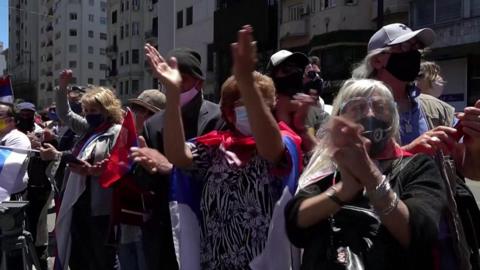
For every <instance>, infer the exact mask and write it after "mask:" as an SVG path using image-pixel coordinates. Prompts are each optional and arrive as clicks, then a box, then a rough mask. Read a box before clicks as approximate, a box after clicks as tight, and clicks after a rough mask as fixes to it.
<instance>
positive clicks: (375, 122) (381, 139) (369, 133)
mask: <svg viewBox="0 0 480 270" xmlns="http://www.w3.org/2000/svg"><path fill="white" fill-rule="evenodd" d="M359 124H360V125H362V126H363V128H364V131H363V132H362V135H363V136H364V137H366V138H367V139H369V140H370V142H371V143H372V144H371V145H370V151H369V152H368V154H369V155H370V156H371V157H376V156H378V155H379V154H381V153H382V152H383V150H385V146H386V145H387V141H388V138H389V137H388V134H389V132H390V130H391V127H390V125H389V124H388V123H387V122H385V121H383V120H380V119H378V118H376V117H374V116H367V117H364V118H362V119H360V121H359Z"/></svg>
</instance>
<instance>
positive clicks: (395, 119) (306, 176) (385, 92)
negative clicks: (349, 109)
mask: <svg viewBox="0 0 480 270" xmlns="http://www.w3.org/2000/svg"><path fill="white" fill-rule="evenodd" d="M373 93H375V94H378V95H379V96H381V97H383V98H385V99H387V100H388V101H390V102H391V107H390V110H391V114H390V115H391V119H389V120H390V125H391V127H392V128H391V130H390V132H389V133H388V136H389V137H390V138H391V137H395V138H397V137H398V134H399V125H400V124H399V115H398V112H397V109H396V106H395V102H394V99H393V95H392V93H391V90H390V88H388V86H386V85H385V84H384V83H383V82H381V81H377V80H372V79H361V80H355V79H350V80H347V81H346V82H345V83H344V84H343V86H342V88H341V89H340V91H339V93H338V95H337V96H336V97H335V100H334V101H333V105H332V107H333V108H332V116H339V115H340V111H341V108H342V106H343V105H344V104H345V102H346V101H348V100H350V99H352V98H355V97H369V96H371V95H372V94H373ZM319 134H320V143H319V144H318V146H317V147H316V148H315V150H314V153H313V155H312V157H311V159H310V162H309V163H308V165H307V167H306V168H305V170H304V172H303V174H302V175H301V176H300V180H299V183H300V186H299V187H300V188H303V187H305V185H304V184H305V183H308V182H309V180H311V178H312V176H313V175H314V174H315V173H317V172H319V171H324V172H326V171H332V172H333V170H334V168H335V167H334V164H333V161H332V158H331V156H330V154H329V153H328V147H327V145H326V144H327V142H328V139H327V138H328V137H327V136H328V132H326V131H324V132H320V133H319ZM302 183H303V185H302Z"/></svg>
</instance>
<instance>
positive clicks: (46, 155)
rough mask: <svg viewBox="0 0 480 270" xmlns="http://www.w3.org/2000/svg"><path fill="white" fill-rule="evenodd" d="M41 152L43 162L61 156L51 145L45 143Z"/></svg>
mask: <svg viewBox="0 0 480 270" xmlns="http://www.w3.org/2000/svg"><path fill="white" fill-rule="evenodd" d="M39 150H40V158H41V159H42V160H55V159H57V157H58V156H59V155H60V152H59V151H58V150H57V149H56V148H55V147H54V146H53V145H51V144H49V143H45V144H44V146H42V147H40V149H39Z"/></svg>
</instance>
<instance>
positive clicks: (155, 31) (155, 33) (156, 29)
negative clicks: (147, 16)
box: [152, 17, 158, 37]
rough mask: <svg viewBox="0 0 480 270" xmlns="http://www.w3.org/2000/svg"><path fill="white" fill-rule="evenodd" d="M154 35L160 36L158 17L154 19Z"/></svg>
mask: <svg viewBox="0 0 480 270" xmlns="http://www.w3.org/2000/svg"><path fill="white" fill-rule="evenodd" d="M152 35H153V36H154V37H158V17H155V18H153V19H152Z"/></svg>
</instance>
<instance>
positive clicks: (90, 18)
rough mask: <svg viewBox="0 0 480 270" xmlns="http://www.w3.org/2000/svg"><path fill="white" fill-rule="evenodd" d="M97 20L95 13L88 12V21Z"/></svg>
mask: <svg viewBox="0 0 480 270" xmlns="http://www.w3.org/2000/svg"><path fill="white" fill-rule="evenodd" d="M94 20H95V16H93V14H88V21H89V22H93V21H94Z"/></svg>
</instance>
